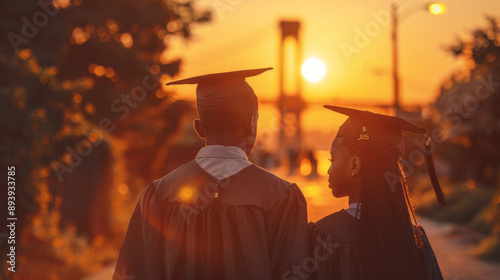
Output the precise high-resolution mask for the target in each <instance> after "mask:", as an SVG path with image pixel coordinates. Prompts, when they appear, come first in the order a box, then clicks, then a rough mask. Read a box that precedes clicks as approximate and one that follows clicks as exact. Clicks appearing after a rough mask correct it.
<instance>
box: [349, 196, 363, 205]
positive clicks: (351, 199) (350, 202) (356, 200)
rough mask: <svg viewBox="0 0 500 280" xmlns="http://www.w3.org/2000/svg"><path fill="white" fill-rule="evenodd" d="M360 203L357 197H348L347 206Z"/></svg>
mask: <svg viewBox="0 0 500 280" xmlns="http://www.w3.org/2000/svg"><path fill="white" fill-rule="evenodd" d="M360 202H361V199H360V196H359V195H350V196H349V204H352V203H360Z"/></svg>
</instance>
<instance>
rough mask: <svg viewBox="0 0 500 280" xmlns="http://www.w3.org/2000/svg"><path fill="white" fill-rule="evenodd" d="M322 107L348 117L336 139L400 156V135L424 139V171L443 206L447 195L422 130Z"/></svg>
mask: <svg viewBox="0 0 500 280" xmlns="http://www.w3.org/2000/svg"><path fill="white" fill-rule="evenodd" d="M324 107H325V108H327V109H330V110H332V111H335V112H337V113H340V114H344V115H347V116H349V119H348V120H347V121H346V122H345V123H344V124H343V125H342V126H341V128H340V129H339V132H338V134H337V136H338V137H342V136H348V137H356V138H357V139H358V140H370V141H372V142H373V143H374V144H375V145H378V146H379V147H380V148H382V149H386V150H390V149H392V150H396V151H397V152H398V153H400V154H402V153H403V148H402V140H403V133H402V132H403V131H411V132H417V133H423V134H424V138H425V139H424V144H425V158H426V160H427V169H428V171H429V177H430V179H431V183H432V187H433V188H434V191H435V192H436V196H437V198H438V201H439V203H440V204H441V205H445V204H446V194H445V193H444V192H443V191H442V189H441V186H440V185H439V181H438V179H437V175H436V170H435V168H434V162H433V160H432V155H431V150H430V141H431V138H430V137H429V136H428V134H427V131H426V130H425V129H423V128H420V127H418V126H415V125H413V124H411V123H409V122H408V121H406V120H404V119H402V118H398V117H393V116H387V115H382V114H376V113H372V112H369V111H361V110H356V109H352V108H345V107H339V106H331V105H325V106H324ZM346 126H347V127H346Z"/></svg>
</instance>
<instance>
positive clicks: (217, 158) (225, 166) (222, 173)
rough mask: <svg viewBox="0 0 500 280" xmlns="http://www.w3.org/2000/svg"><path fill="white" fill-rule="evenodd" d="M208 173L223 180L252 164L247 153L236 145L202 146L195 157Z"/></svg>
mask: <svg viewBox="0 0 500 280" xmlns="http://www.w3.org/2000/svg"><path fill="white" fill-rule="evenodd" d="M195 161H196V163H198V165H199V166H200V167H201V168H203V169H204V170H205V171H206V172H207V173H209V174H210V175H212V176H214V177H215V178H217V179H219V180H222V179H225V178H227V177H230V176H232V175H234V174H236V173H238V172H240V171H241V170H242V169H244V168H246V167H248V166H250V165H252V163H251V162H250V161H248V157H247V154H246V153H245V151H243V150H242V149H240V148H238V147H236V146H222V145H209V146H206V147H204V148H202V149H201V150H200V151H199V152H198V155H196V159H195Z"/></svg>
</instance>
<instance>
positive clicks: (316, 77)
mask: <svg viewBox="0 0 500 280" xmlns="http://www.w3.org/2000/svg"><path fill="white" fill-rule="evenodd" d="M325 72H326V68H325V64H324V63H323V62H322V61H321V60H319V59H317V58H309V59H308V60H306V61H305V62H304V64H302V75H303V76H304V78H306V80H308V81H309V82H313V83H315V82H319V81H321V79H323V77H324V76H325Z"/></svg>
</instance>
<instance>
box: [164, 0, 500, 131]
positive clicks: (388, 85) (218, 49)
mask: <svg viewBox="0 0 500 280" xmlns="http://www.w3.org/2000/svg"><path fill="white" fill-rule="evenodd" d="M392 2H393V1H388V0H376V1H366V0H365V1H359V0H353V1H333V0H311V1H299V0H286V1H269V0H268V1H265V0H200V1H197V2H196V3H197V6H198V7H200V8H208V9H212V10H213V11H214V12H213V16H214V17H213V21H212V22H211V23H209V24H207V25H204V26H199V27H196V28H194V29H193V33H194V36H193V39H192V40H191V41H189V42H182V40H179V39H171V40H172V41H171V42H170V51H169V54H170V57H176V56H181V57H182V59H183V61H184V62H183V65H182V68H181V73H180V75H179V76H178V78H184V77H189V76H192V75H198V74H205V73H210V72H223V71H231V70H237V69H245V68H258V67H267V66H273V67H275V69H276V68H277V66H278V43H279V29H278V22H279V21H280V20H282V19H299V20H301V22H302V29H301V36H302V46H303V58H304V59H307V58H309V57H317V58H319V59H321V60H322V61H323V62H324V63H325V65H326V68H327V72H326V76H325V78H324V79H323V80H322V81H321V82H319V83H316V84H312V83H310V82H307V81H306V80H304V81H303V95H304V97H305V98H306V100H309V101H319V102H324V103H325V104H331V103H332V102H333V101H332V100H335V99H337V100H338V99H341V100H349V101H354V102H362V103H369V102H377V103H391V102H392V100H393V93H392V78H391V45H390V23H389V22H388V19H387V20H384V19H383V18H382V19H379V21H377V19H376V17H375V16H374V14H379V15H383V14H388V11H389V10H388V9H389V8H388V7H389V5H390V3H392ZM399 3H400V4H401V9H402V10H401V14H402V16H401V17H404V16H403V15H404V13H406V12H405V10H406V11H408V13H411V16H408V17H407V18H406V19H401V24H400V27H399V31H400V32H399V34H400V35H399V36H400V37H399V46H400V77H401V83H402V85H401V102H402V103H403V104H411V103H418V104H425V103H428V102H431V101H432V100H433V99H434V98H435V97H436V95H437V90H438V87H439V84H440V83H441V82H442V81H443V79H445V78H446V77H448V76H449V75H450V74H451V73H452V72H453V71H454V70H456V69H457V68H458V67H460V66H461V65H462V62H460V61H459V60H456V59H455V58H453V57H452V56H451V55H450V54H448V53H446V52H444V51H443V47H444V46H446V45H449V44H451V43H452V42H454V38H456V37H457V35H459V36H461V37H463V38H467V37H466V36H467V35H468V34H469V33H470V32H469V31H470V30H472V29H473V28H475V27H484V26H485V25H486V20H485V19H484V15H486V14H489V15H493V16H496V17H500V1H496V0H476V1H465V0H462V1H442V3H444V4H446V5H447V8H448V10H447V12H446V13H445V14H443V15H439V16H436V15H432V14H430V13H429V12H427V11H425V10H423V9H422V10H418V8H419V7H421V6H423V5H424V3H426V1H416V0H413V1H411V0H401V1H399ZM217 8H218V9H219V10H217ZM367 27H371V28H372V33H370V34H367V32H366V31H365V28H367ZM377 27H378V28H377ZM359 30H362V31H363V33H364V34H365V35H366V37H367V38H368V40H365V42H364V44H360V43H359V42H358V43H356V41H355V40H356V36H357V34H359ZM464 36H465V37H464ZM358 37H359V36H358ZM347 45H349V46H353V47H356V48H357V50H358V51H359V53H357V54H353V55H351V56H350V57H349V58H348V57H347V56H346V55H345V53H344V52H343V51H342V46H347ZM277 81H278V71H277V70H274V71H272V72H267V73H265V74H262V75H261V76H258V77H253V78H249V79H248V82H249V83H250V85H252V87H253V88H254V90H255V92H256V93H257V95H258V96H259V98H260V99H275V98H276V97H277V92H278V84H277ZM168 90H175V92H176V94H177V97H179V98H186V97H193V96H194V90H195V86H183V87H179V88H176V89H172V88H168ZM323 111H325V110H323ZM322 114H324V113H322ZM326 114H328V113H326ZM306 118H307V116H306ZM309 118H312V119H315V117H309ZM330 125H331V124H330Z"/></svg>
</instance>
